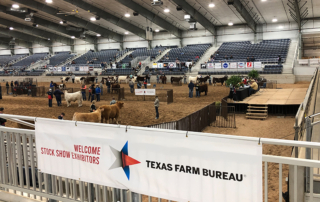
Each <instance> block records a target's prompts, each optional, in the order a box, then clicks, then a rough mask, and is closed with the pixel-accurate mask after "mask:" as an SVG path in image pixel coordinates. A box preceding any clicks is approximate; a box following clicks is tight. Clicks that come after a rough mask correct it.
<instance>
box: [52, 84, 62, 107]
mask: <svg viewBox="0 0 320 202" xmlns="http://www.w3.org/2000/svg"><path fill="white" fill-rule="evenodd" d="M53 94H54V96H56V100H57V104H58V107H60V106H61V95H62V94H63V92H61V91H60V89H59V88H57V90H55V91H54V93H53Z"/></svg>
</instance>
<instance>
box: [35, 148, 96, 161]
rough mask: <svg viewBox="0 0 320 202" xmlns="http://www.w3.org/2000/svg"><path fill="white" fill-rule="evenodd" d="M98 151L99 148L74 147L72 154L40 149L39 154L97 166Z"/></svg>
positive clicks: (57, 150)
mask: <svg viewBox="0 0 320 202" xmlns="http://www.w3.org/2000/svg"><path fill="white" fill-rule="evenodd" d="M100 150H101V147H92V146H83V145H74V152H70V151H66V150H59V149H56V150H55V149H50V148H45V147H41V154H43V155H48V156H55V157H59V158H72V159H75V160H79V161H83V162H87V163H91V164H96V165H99V163H100V162H99V159H100V158H99V155H100ZM93 155H95V156H93Z"/></svg>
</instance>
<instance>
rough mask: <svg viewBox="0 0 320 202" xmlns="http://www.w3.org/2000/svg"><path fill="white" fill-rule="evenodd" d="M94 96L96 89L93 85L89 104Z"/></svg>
mask: <svg viewBox="0 0 320 202" xmlns="http://www.w3.org/2000/svg"><path fill="white" fill-rule="evenodd" d="M95 94H96V88H95V87H94V84H92V85H91V102H92V101H93V100H94V95H95Z"/></svg>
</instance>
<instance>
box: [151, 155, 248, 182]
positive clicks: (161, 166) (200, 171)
mask: <svg viewBox="0 0 320 202" xmlns="http://www.w3.org/2000/svg"><path fill="white" fill-rule="evenodd" d="M146 163H147V168H150V169H157V170H164V171H174V172H180V173H189V174H193V175H203V176H205V177H211V178H216V179H221V180H233V181H237V182H242V181H243V176H244V175H243V174H238V173H230V172H224V171H217V170H211V169H206V168H199V167H194V166H187V165H179V164H171V163H161V162H156V161H149V160H146Z"/></svg>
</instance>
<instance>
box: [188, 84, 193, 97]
mask: <svg viewBox="0 0 320 202" xmlns="http://www.w3.org/2000/svg"><path fill="white" fill-rule="evenodd" d="M188 88H189V98H192V97H193V88H194V84H193V83H192V81H190V83H189V85H188Z"/></svg>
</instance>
